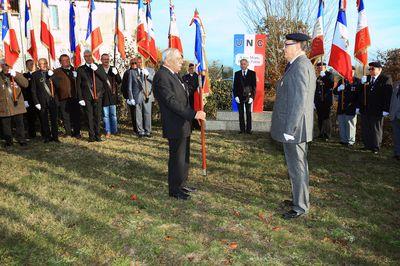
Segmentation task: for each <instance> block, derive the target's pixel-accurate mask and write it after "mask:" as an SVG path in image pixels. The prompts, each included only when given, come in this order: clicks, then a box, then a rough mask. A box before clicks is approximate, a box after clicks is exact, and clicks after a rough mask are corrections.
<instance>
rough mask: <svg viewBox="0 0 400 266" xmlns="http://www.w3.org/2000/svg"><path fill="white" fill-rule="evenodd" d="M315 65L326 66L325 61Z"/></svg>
mask: <svg viewBox="0 0 400 266" xmlns="http://www.w3.org/2000/svg"><path fill="white" fill-rule="evenodd" d="M317 66H326V63H322V62H318V63H317Z"/></svg>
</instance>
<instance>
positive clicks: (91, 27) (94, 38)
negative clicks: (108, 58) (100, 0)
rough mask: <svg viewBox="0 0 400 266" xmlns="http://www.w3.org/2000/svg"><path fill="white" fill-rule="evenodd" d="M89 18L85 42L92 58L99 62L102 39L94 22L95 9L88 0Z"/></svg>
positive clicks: (98, 27) (92, 1)
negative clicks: (88, 46) (89, 48)
mask: <svg viewBox="0 0 400 266" xmlns="http://www.w3.org/2000/svg"><path fill="white" fill-rule="evenodd" d="M88 8H89V17H88V24H87V33H86V42H87V43H90V47H91V50H92V54H93V57H94V58H95V59H96V60H97V61H99V60H100V46H101V44H102V43H103V37H102V36H101V31H100V26H99V25H98V24H97V20H96V7H95V5H94V0H89V5H88Z"/></svg>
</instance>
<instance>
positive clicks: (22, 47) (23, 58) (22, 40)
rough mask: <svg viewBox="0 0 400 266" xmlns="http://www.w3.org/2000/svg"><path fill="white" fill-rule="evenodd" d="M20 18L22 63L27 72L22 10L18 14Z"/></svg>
mask: <svg viewBox="0 0 400 266" xmlns="http://www.w3.org/2000/svg"><path fill="white" fill-rule="evenodd" d="M21 3H22V1H21ZM19 10H22V9H21V4H20V5H19ZM18 20H19V21H18V23H19V35H20V38H21V51H22V60H23V62H22V65H23V68H24V72H26V65H25V62H26V53H25V50H24V39H23V36H22V25H21V20H22V17H21V12H19V14H18ZM25 30H26V29H25Z"/></svg>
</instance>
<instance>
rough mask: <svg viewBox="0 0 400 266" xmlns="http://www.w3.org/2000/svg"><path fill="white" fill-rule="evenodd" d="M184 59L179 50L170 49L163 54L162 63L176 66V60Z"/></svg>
mask: <svg viewBox="0 0 400 266" xmlns="http://www.w3.org/2000/svg"><path fill="white" fill-rule="evenodd" d="M179 58H182V54H181V52H180V51H179V50H178V49H175V48H168V49H166V50H164V51H163V53H162V62H163V63H164V64H165V63H167V64H168V65H175V63H176V60H177V59H179Z"/></svg>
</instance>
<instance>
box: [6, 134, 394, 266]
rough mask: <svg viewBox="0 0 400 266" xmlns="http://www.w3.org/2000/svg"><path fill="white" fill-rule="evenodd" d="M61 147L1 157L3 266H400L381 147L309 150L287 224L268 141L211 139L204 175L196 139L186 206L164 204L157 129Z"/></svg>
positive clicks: (281, 170)
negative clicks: (304, 208)
mask: <svg viewBox="0 0 400 266" xmlns="http://www.w3.org/2000/svg"><path fill="white" fill-rule="evenodd" d="M62 142H63V143H62V144H59V145H56V144H54V143H50V144H47V145H44V144H42V143H41V142H39V141H35V142H33V143H30V145H29V146H28V147H27V148H26V149H23V148H21V147H19V146H16V145H15V146H14V147H12V148H10V149H8V150H7V151H6V150H4V149H0V264H1V265H54V264H61V265H69V264H71V265H72V264H73V265H75V264H78V265H129V264H131V265H159V264H161V265H165V264H167V265H185V264H195V263H197V264H203V265H227V264H233V265H240V264H246V265H265V264H270V265H286V264H296V265H310V264H340V265H349V264H358V265H373V264H388V265H390V264H391V265H399V263H400V228H399V225H400V221H399V219H400V211H399V203H400V202H399V199H400V196H399V192H400V189H399V188H400V165H399V164H398V163H395V162H394V160H393V159H392V158H391V154H392V153H391V151H390V150H388V149H386V150H383V152H382V153H381V154H380V155H378V156H374V155H373V154H371V153H367V152H360V151H357V150H349V149H346V148H344V147H342V146H340V145H339V144H336V143H333V142H330V143H321V142H316V143H313V145H312V146H311V148H310V155H309V159H310V162H309V165H310V172H311V181H310V186H311V210H310V213H309V214H308V215H307V216H305V217H302V218H299V219H297V220H293V221H285V220H283V219H282V218H281V217H280V214H281V213H282V212H283V211H284V209H283V208H282V206H281V204H280V203H281V201H282V200H284V199H289V196H290V183H289V180H288V177H287V172H286V167H285V163H284V157H283V153H282V151H281V149H280V147H279V145H277V144H275V143H274V142H273V141H272V140H271V139H270V138H269V136H268V135H267V134H253V135H251V136H249V135H245V136H242V135H238V134H236V133H225V132H224V133H215V132H214V133H213V132H210V133H208V143H207V144H208V176H207V177H206V178H204V177H203V176H202V170H201V161H200V152H199V151H200V143H199V134H198V133H197V132H196V133H194V134H193V136H192V165H191V171H190V180H191V184H192V185H194V186H196V187H198V188H199V192H197V193H195V194H194V195H193V197H192V199H191V200H190V201H177V200H174V199H171V198H169V197H168V193H167V191H168V190H167V180H166V179H167V178H166V176H167V158H168V147H167V143H166V141H165V140H164V139H162V138H161V135H160V129H159V128H156V134H155V136H154V138H152V139H138V138H136V137H135V136H132V134H131V133H130V131H129V130H125V131H123V133H122V134H121V135H120V136H117V137H114V138H112V139H111V140H107V141H105V142H102V143H88V142H86V141H78V140H75V139H71V138H67V139H62ZM396 164H397V165H396ZM132 195H134V196H136V197H137V199H135V197H134V196H133V197H132ZM131 198H133V199H131Z"/></svg>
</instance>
